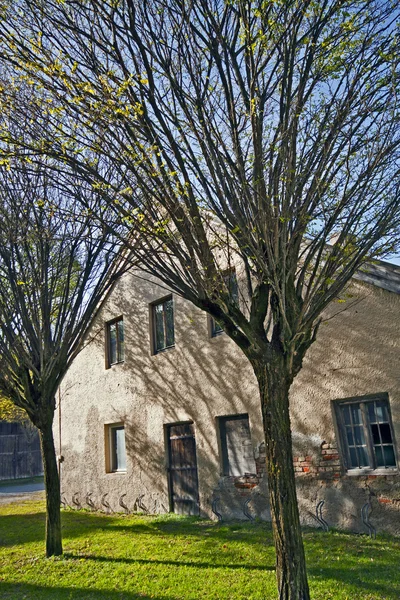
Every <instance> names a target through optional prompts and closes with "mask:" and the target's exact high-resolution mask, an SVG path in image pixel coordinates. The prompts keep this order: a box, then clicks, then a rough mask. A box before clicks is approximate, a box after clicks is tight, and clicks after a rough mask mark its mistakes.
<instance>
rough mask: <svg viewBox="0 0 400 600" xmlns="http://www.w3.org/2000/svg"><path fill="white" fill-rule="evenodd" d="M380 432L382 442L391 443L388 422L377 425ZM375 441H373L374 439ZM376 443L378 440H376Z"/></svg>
mask: <svg viewBox="0 0 400 600" xmlns="http://www.w3.org/2000/svg"><path fill="white" fill-rule="evenodd" d="M377 427H379V429H380V432H381V439H382V444H391V443H392V433H391V431H390V425H389V423H382V425H377ZM374 443H375V441H374ZM376 443H378V442H376Z"/></svg>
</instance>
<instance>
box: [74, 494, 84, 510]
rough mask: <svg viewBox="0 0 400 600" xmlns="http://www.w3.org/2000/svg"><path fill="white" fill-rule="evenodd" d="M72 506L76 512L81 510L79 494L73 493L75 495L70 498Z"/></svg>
mask: <svg viewBox="0 0 400 600" xmlns="http://www.w3.org/2000/svg"><path fill="white" fill-rule="evenodd" d="M72 504H74V505H75V506H76V508H77V509H78V510H80V509H81V508H82V504H81V502H80V500H79V492H75V494H74V495H73V496H72Z"/></svg>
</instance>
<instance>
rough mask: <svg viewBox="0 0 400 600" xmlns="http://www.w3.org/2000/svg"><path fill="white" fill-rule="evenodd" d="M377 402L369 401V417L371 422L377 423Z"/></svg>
mask: <svg viewBox="0 0 400 600" xmlns="http://www.w3.org/2000/svg"><path fill="white" fill-rule="evenodd" d="M375 404H376V403H375V402H368V404H367V406H368V419H369V422H370V423H376V414H375Z"/></svg>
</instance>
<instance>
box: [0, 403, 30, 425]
mask: <svg viewBox="0 0 400 600" xmlns="http://www.w3.org/2000/svg"><path fill="white" fill-rule="evenodd" d="M0 421H6V422H8V423H13V422H16V423H24V424H25V423H26V422H27V421H28V415H27V414H26V412H25V411H24V410H22V408H19V407H18V406H16V405H15V404H14V403H13V402H12V401H11V400H10V399H9V398H0Z"/></svg>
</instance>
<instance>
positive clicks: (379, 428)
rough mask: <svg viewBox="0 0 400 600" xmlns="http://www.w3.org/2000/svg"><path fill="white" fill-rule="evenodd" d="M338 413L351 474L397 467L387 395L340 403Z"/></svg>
mask: <svg viewBox="0 0 400 600" xmlns="http://www.w3.org/2000/svg"><path fill="white" fill-rule="evenodd" d="M335 411H336V418H337V423H338V427H339V434H340V441H341V445H342V449H343V452H344V457H343V458H344V460H345V464H346V467H347V469H348V471H349V472H360V471H362V472H364V471H371V470H376V469H394V468H396V467H397V461H396V450H395V445H394V437H393V429H392V424H391V417H390V409H389V399H388V397H387V395H382V396H376V397H367V398H359V399H357V398H354V399H350V400H342V401H337V402H335Z"/></svg>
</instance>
